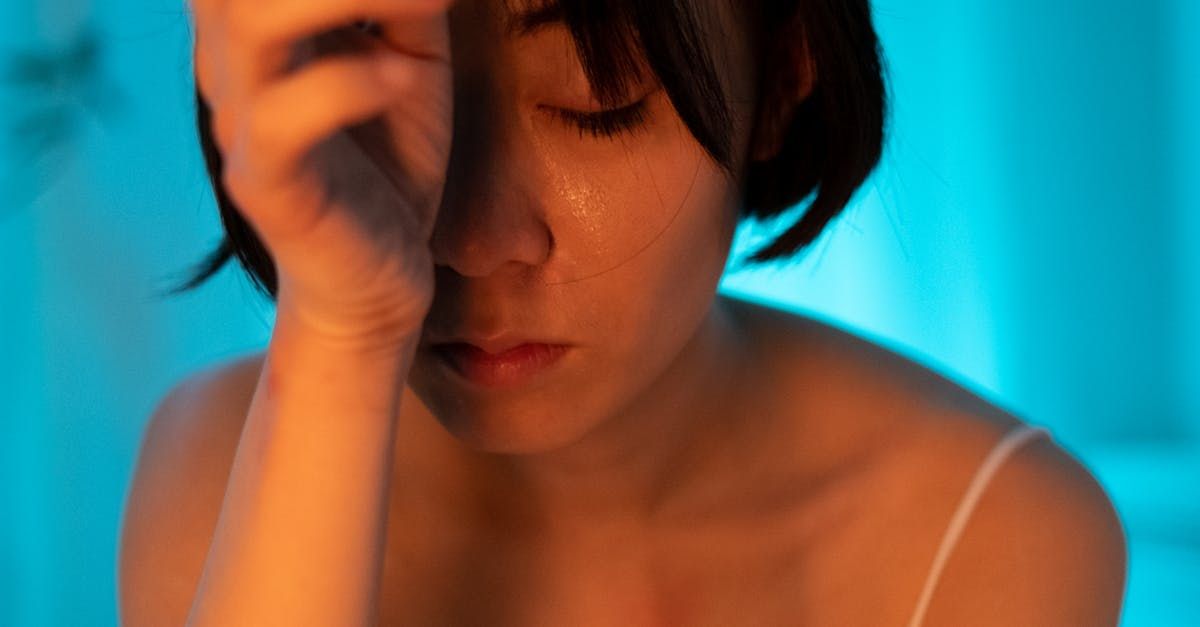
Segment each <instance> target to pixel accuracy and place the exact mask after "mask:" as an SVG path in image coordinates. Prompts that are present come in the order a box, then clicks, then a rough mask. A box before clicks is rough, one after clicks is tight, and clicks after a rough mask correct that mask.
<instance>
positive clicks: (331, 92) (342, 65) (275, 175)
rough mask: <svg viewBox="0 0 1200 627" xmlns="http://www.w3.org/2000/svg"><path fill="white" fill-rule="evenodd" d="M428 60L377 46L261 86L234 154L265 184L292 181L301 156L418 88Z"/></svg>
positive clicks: (329, 59)
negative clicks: (366, 52)
mask: <svg viewBox="0 0 1200 627" xmlns="http://www.w3.org/2000/svg"><path fill="white" fill-rule="evenodd" d="M428 63H431V62H429V61H425V60H421V59H416V58H412V57H408V56H405V55H401V54H397V53H395V52H391V51H386V50H381V51H376V52H373V53H370V54H368V55H359V56H344V57H327V58H324V59H319V60H317V61H314V62H313V63H312V64H311V65H309V66H307V67H306V68H304V69H303V70H302V71H300V72H297V73H296V74H295V75H293V76H290V77H288V78H285V79H282V80H280V81H277V82H276V83H274V84H272V85H270V86H268V87H266V88H264V89H263V90H262V91H261V92H260V93H259V95H258V96H257V98H256V99H255V101H254V103H253V105H252V107H251V108H250V110H249V111H247V112H246V116H245V122H246V124H245V125H243V126H242V127H241V132H240V133H239V136H238V137H237V138H236V139H235V140H234V141H235V142H241V143H239V144H237V145H236V147H235V152H236V153H238V154H242V155H245V157H244V158H247V159H252V160H253V163H252V164H251V163H247V164H246V165H252V168H250V169H251V170H252V171H253V172H254V176H255V177H256V178H257V179H258V180H259V181H260V182H261V183H262V184H263V185H264V186H268V187H269V186H271V185H273V184H274V183H275V182H279V183H284V184H287V183H288V182H290V181H292V180H295V179H296V178H298V177H297V174H298V170H299V168H300V167H301V166H302V164H303V159H304V157H305V155H307V154H308V153H309V152H310V151H312V149H313V148H315V147H316V145H317V144H318V143H319V142H320V141H321V140H323V139H325V138H327V137H329V136H331V135H333V134H334V133H336V132H337V131H338V130H339V129H341V128H343V127H348V126H351V125H354V124H357V123H360V122H364V121H366V120H369V119H371V118H372V117H374V116H376V115H378V114H380V113H381V112H382V111H384V109H385V108H386V107H387V106H388V104H389V103H390V102H392V101H393V100H395V99H396V98H398V97H401V96H403V95H406V94H412V93H414V92H415V90H416V88H417V84H416V83H417V77H419V76H421V75H428V70H427V69H426V68H424V67H422V66H424V65H427V64H428Z"/></svg>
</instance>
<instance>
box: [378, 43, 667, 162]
mask: <svg viewBox="0 0 1200 627" xmlns="http://www.w3.org/2000/svg"><path fill="white" fill-rule="evenodd" d="M354 27H355V28H356V29H358V30H359V31H360V32H363V33H366V34H368V35H369V36H372V37H378V36H379V35H380V33H381V32H382V30H381V28H380V26H379V23H378V22H375V21H373V20H358V21H356V22H355V23H354ZM551 112H552V113H553V114H554V116H555V117H556V118H558V119H559V120H561V121H562V122H565V123H567V124H569V125H571V126H573V127H575V128H576V129H578V130H579V138H580V139H583V134H584V133H591V135H592V137H600V136H602V135H603V136H604V137H608V138H612V137H615V136H616V135H618V134H620V133H633V132H636V131H637V130H638V129H639V128H641V127H642V125H644V124H645V122H646V117H647V116H646V99H645V98H642V99H641V100H639V101H637V102H635V103H633V104H631V105H627V106H624V107H620V108H617V109H607V110H604V111H595V112H584V111H574V110H571V109H556V108H551Z"/></svg>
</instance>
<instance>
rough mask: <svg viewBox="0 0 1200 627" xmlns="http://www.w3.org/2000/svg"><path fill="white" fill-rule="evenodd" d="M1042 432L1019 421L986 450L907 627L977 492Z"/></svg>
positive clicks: (917, 619) (921, 608)
mask: <svg viewBox="0 0 1200 627" xmlns="http://www.w3.org/2000/svg"><path fill="white" fill-rule="evenodd" d="M1038 434H1044V435H1045V436H1046V437H1050V432H1049V431H1047V430H1046V429H1045V428H1044V427H1038V426H1032V425H1027V424H1021V425H1018V426H1017V427H1014V428H1013V429H1012V430H1010V431H1009V432H1008V433H1007V434H1005V436H1004V437H1003V438H1001V439H1000V442H999V443H997V444H996V446H995V447H993V448H992V450H991V452H990V453H988V456H987V458H986V459H984V461H983V464H982V465H981V466H980V467H979V470H977V471H975V477H974V478H973V479H971V484H970V486H968V487H967V492H966V494H964V495H963V498H962V500H961V501H960V502H959V504H958V509H957V510H955V512H954V517H953V518H951V519H950V525H949V526H948V527H947V528H946V533H945V535H944V536H942V543H941V545H940V546H939V547H938V551H937V556H936V557H935V558H934V559H933V568H931V569H930V571H929V576H928V577H927V578H926V579H925V588H924V589H923V590H921V599H920V601H918V602H917V609H916V611H915V612H914V613H913V617H912V620H910V621H909V623H908V625H909V627H920V625H921V623H922V622H923V621H924V620H925V610H926V609H927V608H928V607H929V599H930V597H932V596H933V589H934V588H935V587H936V586H937V582H938V578H939V577H941V574H942V568H943V567H944V566H945V565H946V559H947V558H948V557H950V551H951V550H953V549H954V545H955V544H956V543H957V542H958V536H959V534H961V533H962V530H963V527H964V526H965V525H966V523H967V518H968V517H970V515H971V512H972V510H974V509H975V504H976V503H977V502H978V501H979V496H980V495H981V494H982V493H983V489H984V488H985V487H986V486H987V483H988V481H990V480H991V478H992V475H993V474H995V472H996V469H997V468H999V467H1000V464H1002V463H1003V462H1004V460H1005V459H1007V458H1008V456H1009V455H1010V454H1011V453H1012V452H1013V451H1015V450H1016V449H1017V448H1018V447H1019V446H1021V445H1022V444H1024V443H1025V442H1026V441H1027V440H1029V439H1031V438H1033V437H1035V436H1037V435H1038Z"/></svg>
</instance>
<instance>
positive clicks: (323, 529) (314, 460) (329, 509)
mask: <svg viewBox="0 0 1200 627" xmlns="http://www.w3.org/2000/svg"><path fill="white" fill-rule="evenodd" d="M418 334H419V329H418V330H417V331H415V332H414V333H413V335H412V337H411V340H410V341H409V342H408V343H407V344H406V345H405V346H404V347H403V348H402V349H398V350H395V351H385V350H373V351H367V350H362V349H356V348H352V347H349V346H344V345H343V346H332V345H331V344H330V343H328V342H325V341H323V340H321V339H319V338H318V336H317V335H316V334H314V333H311V332H309V331H308V330H307V329H305V328H303V327H302V326H301V325H300V324H299V323H297V322H296V321H295V320H293V319H290V318H289V317H288V316H287V314H286V312H285V311H282V310H281V313H280V315H279V318H278V320H277V321H276V326H275V332H274V335H273V336H272V339H271V343H270V346H269V347H268V350H267V357H266V360H265V361H264V362H263V369H262V374H261V376H260V378H259V381H258V387H257V388H256V390H255V392H254V396H253V400H252V402H251V405H250V409H249V413H248V415H247V417H246V422H245V426H244V427H243V431H242V435H241V440H240V442H239V444H238V448H237V453H236V455H235V457H234V461H233V465H232V468H231V470H230V475H229V481H228V487H227V490H226V493H225V499H224V501H223V503H222V507H221V513H220V516H219V518H218V521H217V526H216V530H215V532H214V536H213V541H212V545H211V547H210V549H209V553H208V557H207V559H206V562H205V565H204V571H203V574H202V576H201V578H200V583H199V585H198V587H197V591H196V596H195V598H194V600H193V603H192V608H191V612H190V614H189V616H188V622H187V625H188V627H217V626H220V627H239V626H242V625H246V626H254V627H259V626H264V627H265V626H269V625H281V626H282V625H287V626H289V627H299V626H304V625H314V626H316V625H320V626H322V627H331V626H335V625H336V626H341V625H345V626H347V627H351V626H353V627H360V626H363V627H365V626H367V625H370V624H372V622H373V621H374V618H375V613H376V605H377V599H376V594H377V592H378V590H377V589H378V582H379V576H380V569H381V564H382V559H383V548H384V542H385V534H384V531H385V529H386V516H387V504H388V492H389V490H388V488H389V485H390V481H389V478H390V476H391V468H392V461H393V460H392V456H393V450H394V437H395V421H396V417H397V414H398V410H399V403H400V397H401V393H402V391H403V388H404V381H405V379H406V378H407V374H408V370H409V368H410V366H411V363H412V355H413V352H414V351H415V344H416V341H417V339H418V337H419V336H418Z"/></svg>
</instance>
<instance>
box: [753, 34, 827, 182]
mask: <svg viewBox="0 0 1200 627" xmlns="http://www.w3.org/2000/svg"><path fill="white" fill-rule="evenodd" d="M777 41H778V44H777V46H776V47H775V52H774V53H773V54H774V55H775V56H776V57H777V58H779V59H780V60H779V61H774V62H773V65H774V67H775V68H776V69H775V71H774V75H773V76H772V75H768V76H766V77H765V80H767V81H769V82H768V84H767V85H766V86H765V88H764V89H763V90H762V94H763V96H762V97H763V100H764V101H763V102H762V103H761V104H760V106H759V119H758V121H757V123H756V124H755V133H754V140H753V143H752V144H751V150H750V160H751V161H769V160H770V159H772V158H774V157H775V155H777V154H779V151H780V149H782V147H783V140H784V136H785V134H786V133H787V128H788V126H789V125H790V124H791V121H792V117H793V116H794V115H795V113H796V107H797V106H798V105H799V104H800V103H802V102H804V101H805V100H807V99H808V97H809V96H811V95H812V91H813V87H814V86H815V85H816V81H817V66H816V63H815V62H814V61H813V57H812V54H811V53H810V52H809V45H808V36H807V34H806V33H805V30H804V28H803V26H800V25H799V20H797V21H796V23H795V24H794V25H793V26H790V27H788V28H787V29H785V30H784V31H783V32H782V33H781V34H780V35H779V39H778V40H777Z"/></svg>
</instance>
